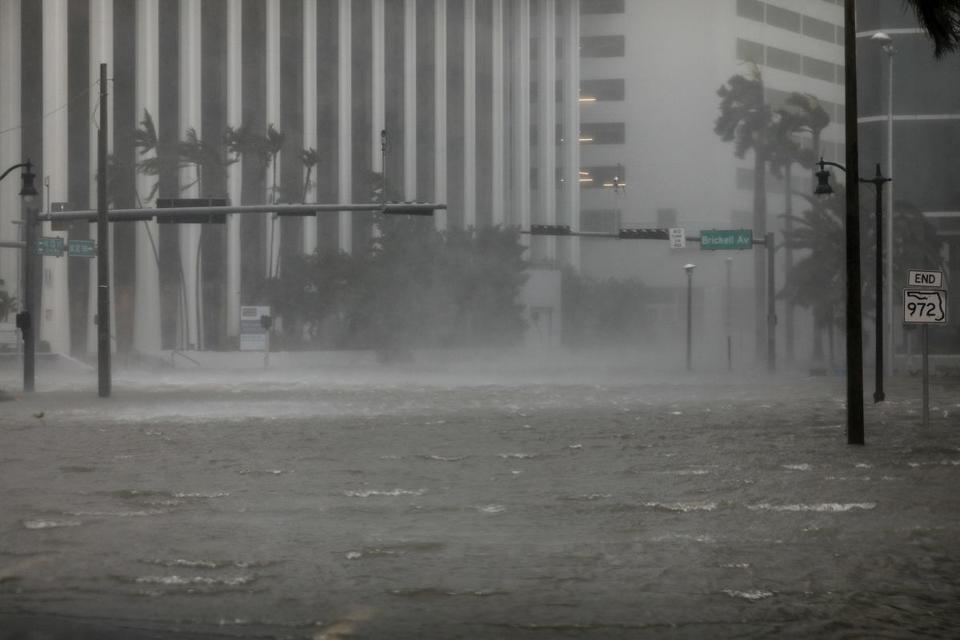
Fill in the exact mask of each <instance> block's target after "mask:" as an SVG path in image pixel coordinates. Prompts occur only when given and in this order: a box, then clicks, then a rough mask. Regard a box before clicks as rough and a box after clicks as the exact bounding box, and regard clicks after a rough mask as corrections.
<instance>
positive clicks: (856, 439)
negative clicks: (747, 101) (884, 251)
mask: <svg viewBox="0 0 960 640" xmlns="http://www.w3.org/2000/svg"><path fill="white" fill-rule="evenodd" d="M854 4H855V3H854V0H844V5H843V6H844V30H843V31H844V45H843V49H844V79H845V82H844V95H845V98H844V102H845V115H846V117H845V125H844V131H845V135H846V142H847V147H846V165H847V207H846V213H845V215H844V222H845V225H844V227H845V229H844V231H845V235H846V273H847V292H846V294H847V295H846V311H847V313H846V321H847V444H863V443H864V437H863V436H864V434H863V431H864V429H863V326H862V322H863V318H862V304H861V300H860V217H859V215H860V192H859V189H857V185H858V184H859V183H860V172H859V170H858V168H857V162H858V161H859V156H860V149H859V142H858V136H857V29H856V11H855V8H854Z"/></svg>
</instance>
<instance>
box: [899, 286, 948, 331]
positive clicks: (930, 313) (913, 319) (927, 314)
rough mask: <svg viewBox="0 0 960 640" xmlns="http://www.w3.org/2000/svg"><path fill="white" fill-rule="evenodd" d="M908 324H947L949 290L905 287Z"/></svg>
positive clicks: (904, 301) (905, 307)
mask: <svg viewBox="0 0 960 640" xmlns="http://www.w3.org/2000/svg"><path fill="white" fill-rule="evenodd" d="M903 321H904V323H906V324H947V292H946V291H944V290H943V289H904V290H903Z"/></svg>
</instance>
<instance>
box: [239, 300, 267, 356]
mask: <svg viewBox="0 0 960 640" xmlns="http://www.w3.org/2000/svg"><path fill="white" fill-rule="evenodd" d="M269 315H270V307H264V306H249V307H240V351H264V350H265V349H266V348H267V330H266V329H264V328H263V325H261V324H260V316H269Z"/></svg>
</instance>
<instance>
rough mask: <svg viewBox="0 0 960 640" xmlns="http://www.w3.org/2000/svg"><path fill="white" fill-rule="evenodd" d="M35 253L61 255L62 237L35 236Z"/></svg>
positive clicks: (57, 256)
mask: <svg viewBox="0 0 960 640" xmlns="http://www.w3.org/2000/svg"><path fill="white" fill-rule="evenodd" d="M36 255H38V256H53V257H55V258H59V257H61V256H63V238H60V237H58V236H54V237H52V238H37V246H36Z"/></svg>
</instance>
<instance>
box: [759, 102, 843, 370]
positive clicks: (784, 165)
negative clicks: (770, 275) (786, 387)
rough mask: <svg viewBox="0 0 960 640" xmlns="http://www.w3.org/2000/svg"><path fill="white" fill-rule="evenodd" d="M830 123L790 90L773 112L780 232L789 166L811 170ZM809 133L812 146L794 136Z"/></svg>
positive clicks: (790, 330)
mask: <svg viewBox="0 0 960 640" xmlns="http://www.w3.org/2000/svg"><path fill="white" fill-rule="evenodd" d="M829 123H830V116H829V115H828V114H827V112H826V111H825V110H824V109H823V107H822V106H821V105H820V102H819V100H817V98H816V97H814V96H812V95H810V94H802V93H796V92H794V93H791V94H790V95H789V96H787V99H786V100H785V101H784V104H783V105H782V106H780V107H778V108H777V109H776V111H775V114H774V124H773V127H772V134H771V136H770V141H769V151H768V154H769V162H770V172H771V173H772V174H773V175H774V176H776V177H777V178H781V177H782V178H783V181H784V189H783V191H784V208H783V211H784V213H783V215H784V233H785V234H789V233H790V232H791V231H792V230H793V197H794V195H796V194H794V192H793V165H794V164H799V165H800V166H802V167H807V168H810V169H812V168H813V166H814V161H815V160H816V158H817V157H818V154H819V148H820V133H821V132H822V131H823V129H824V128H825V127H826V126H827V125H828V124H829ZM801 133H809V134H810V135H811V138H812V145H811V146H812V148H809V149H808V148H805V147H804V146H803V145H801V144H800V142H799V140H798V139H797V135H798V134H801ZM784 264H785V267H786V268H785V269H784V273H785V275H786V276H787V277H789V275H790V270H791V269H792V267H793V248H792V247H791V246H790V245H789V244H788V245H786V246H785V248H784ZM794 306H795V305H794V303H793V301H792V300H791V299H787V304H786V307H787V308H786V314H785V315H786V322H785V327H784V334H785V335H784V338H785V342H786V356H787V361H788V362H791V361H792V360H793V354H794V352H793V343H794Z"/></svg>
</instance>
